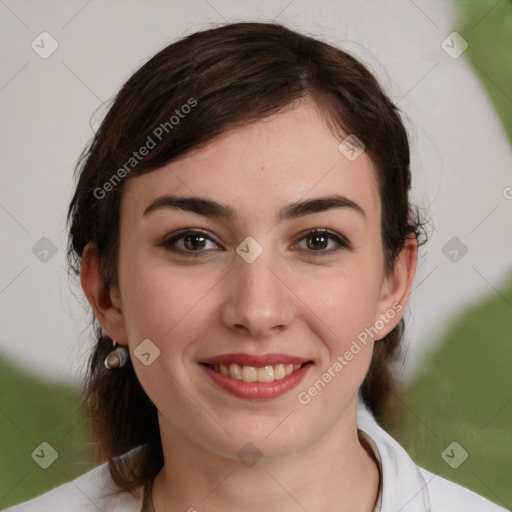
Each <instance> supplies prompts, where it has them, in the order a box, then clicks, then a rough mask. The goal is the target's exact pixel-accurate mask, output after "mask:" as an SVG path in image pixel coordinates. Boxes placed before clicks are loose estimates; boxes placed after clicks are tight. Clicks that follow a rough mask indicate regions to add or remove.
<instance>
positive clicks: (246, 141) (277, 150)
mask: <svg viewBox="0 0 512 512" xmlns="http://www.w3.org/2000/svg"><path fill="white" fill-rule="evenodd" d="M341 140H342V139H339V138H337V137H335V136H334V135H333V134H332V133H331V131H330V129H329V128H328V126H327V125H326V123H325V121H324V119H323V118H322V117H321V116H320V114H319V113H318V111H317V109H316V108H315V107H314V105H312V104H310V103H304V104H302V105H300V106H298V107H295V108H293V109H289V110H286V111H283V112H281V113H279V114H277V115H275V116H272V117H269V118H267V119H265V120H263V121H259V122H255V123H251V124H249V125H246V126H242V127H238V128H235V129H232V130H230V131H228V132H225V133H224V134H222V135H220V136H219V137H217V138H216V139H214V140H213V141H212V142H211V143H210V144H208V145H207V146H206V147H203V148H201V149H197V150H193V151H192V152H190V153H188V154H187V155H185V156H184V157H182V158H180V159H178V160H175V161H173V162H171V163H169V164H167V165H166V166H164V167H162V168H161V169H158V170H156V171H152V172H149V173H147V174H144V175H142V176H137V177H132V178H130V179H129V180H128V181H127V183H125V187H124V191H123V200H122V216H123V217H124V216H126V215H129V216H132V217H133V216H137V217H141V216H142V214H143V212H144V209H145V208H146V207H147V206H148V205H149V204H150V203H151V202H152V201H154V200H155V199H156V198H158V197H159V196H161V195H164V194H171V193H172V194H173V195H184V196H201V197H209V198H212V199H215V200H216V201H218V202H222V203H224V204H228V205H231V206H233V208H234V209H235V210H236V211H237V214H238V215H237V218H241V219H244V218H245V220H248V219H255V218H258V219H263V218H266V217H270V216H272V215H274V214H275V212H276V211H277V210H279V209H280V208H281V207H282V206H283V205H285V204H289V203H293V202H296V201H298V200H304V199H309V198H314V197H319V196H325V195H331V194H342V195H344V196H346V197H348V198H349V199H351V200H352V201H354V202H356V203H358V204H359V205H360V206H361V207H362V208H363V209H364V211H365V213H366V215H367V217H368V218H370V219H374V221H376V222H378V221H380V198H379V193H378V187H377V181H376V176H375V171H374V169H373V166H372V162H371V160H370V158H369V156H368V155H367V154H366V153H364V152H363V153H362V154H361V155H360V156H359V157H358V158H356V159H355V160H353V161H351V160H349V159H348V158H347V156H346V154H345V153H344V152H342V151H340V150H339V148H338V146H339V144H340V142H341ZM128 204H129V208H128V207H127V206H126V205H128Z"/></svg>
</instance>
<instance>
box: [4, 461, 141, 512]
mask: <svg viewBox="0 0 512 512" xmlns="http://www.w3.org/2000/svg"><path fill="white" fill-rule="evenodd" d="M129 453H131V452H128V454H129ZM128 454H125V456H126V455H128ZM115 489H116V487H115V484H114V482H113V481H112V479H111V478H110V472H109V469H108V463H104V464H102V465H101V466H98V467H96V468H94V469H92V470H91V471H89V472H87V473H85V474H83V475H81V476H79V477H78V478H75V479H74V480H71V481H70V482H67V483H65V484H62V485H60V486H59V487H56V488H54V489H52V490H50V491H48V492H46V493H45V494H42V495H41V496H38V497H37V498H34V499H31V500H29V501H26V502H24V503H21V504H19V505H15V506H13V507H10V508H7V509H5V510H4V512H36V511H37V512H41V511H45V510H51V511H52V512H69V510H73V511H74V512H98V510H108V511H109V512H110V511H112V512H121V511H123V512H132V511H133V512H139V511H140V508H141V506H142V489H138V490H137V492H136V493H135V494H136V495H135V496H133V495H132V494H130V493H127V492H123V493H121V494H118V495H115V494H112V492H113V491H115Z"/></svg>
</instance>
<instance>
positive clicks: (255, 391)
mask: <svg viewBox="0 0 512 512" xmlns="http://www.w3.org/2000/svg"><path fill="white" fill-rule="evenodd" d="M200 366H201V367H202V368H203V370H204V371H205V372H206V373H207V375H208V376H209V377H210V378H211V379H212V380H213V381H214V382H215V383H216V384H218V385H219V386H220V387H221V388H222V389H224V390H226V391H228V392H229V393H231V394H232V395H234V396H236V397H239V398H250V399H255V400H267V399H270V398H277V397H278V396H281V395H284V393H286V392H288V391H290V390H292V389H293V388H295V387H297V386H298V385H299V384H300V382H301V381H302V379H303V378H304V377H305V375H306V373H307V372H308V371H309V368H310V367H311V363H307V364H305V365H303V366H302V367H301V368H299V369H298V370H296V371H294V372H293V373H291V374H290V375H288V376H287V377H284V379H278V380H274V381H272V382H244V381H243V380H237V379H232V378H231V377H227V376H226V375H222V373H218V372H216V371H215V370H212V369H211V368H210V367H209V366H206V365H204V364H201V365H200Z"/></svg>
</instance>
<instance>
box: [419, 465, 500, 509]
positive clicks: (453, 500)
mask: <svg viewBox="0 0 512 512" xmlns="http://www.w3.org/2000/svg"><path fill="white" fill-rule="evenodd" d="M418 469H419V471H420V472H421V474H422V475H423V477H424V478H425V481H426V482H428V483H427V487H428V491H429V497H430V506H431V509H432V512H450V511H452V510H463V511H464V512H505V511H506V510H507V509H505V508H503V507H500V506H499V505H496V504H494V503H492V502H491V501H489V500H487V499H485V498H483V497H482V496H480V495H478V494H476V493H475V492H473V491H470V490H469V489H467V488H466V487H462V486H461V485H459V484H456V483H454V482H450V480H447V479H446V478H442V477H440V476H438V475H435V474H434V473H431V472H430V471H427V470H426V469H423V468H418Z"/></svg>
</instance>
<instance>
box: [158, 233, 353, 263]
mask: <svg viewBox="0 0 512 512" xmlns="http://www.w3.org/2000/svg"><path fill="white" fill-rule="evenodd" d="M193 235H201V236H203V237H204V238H205V239H206V240H210V241H211V242H213V243H215V241H214V240H212V239H211V238H210V237H209V236H208V234H207V233H205V232H204V231H201V230H198V229H185V230H181V231H179V232H177V233H175V234H174V235H173V236H172V237H171V238H169V239H167V240H164V241H163V242H162V243H160V244H158V245H160V246H161V247H165V248H167V249H169V250H171V251H174V252H178V253H180V254H183V255H186V256H187V257H188V256H191V257H194V258H197V257H199V256H201V255H202V254H203V253H204V252H206V251H207V250H199V251H191V250H187V249H180V248H176V247H173V246H174V245H175V244H176V242H177V241H178V240H181V239H184V238H186V237H187V236H193ZM314 236H324V237H327V238H328V239H330V240H334V241H335V242H336V243H337V244H338V247H337V248H335V249H323V250H320V251H307V249H303V250H306V251H307V252H309V253H311V254H312V255H313V256H314V257H322V256H327V255H330V254H332V253H335V252H338V251H339V250H340V249H349V250H351V249H352V245H351V244H350V242H349V241H348V240H347V239H346V238H344V237H342V236H341V235H339V234H337V233H335V232H334V231H330V230H328V229H312V230H311V231H308V232H307V233H306V234H305V235H304V236H303V237H302V238H300V240H299V242H301V241H302V240H304V239H307V238H312V237H314Z"/></svg>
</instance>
